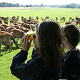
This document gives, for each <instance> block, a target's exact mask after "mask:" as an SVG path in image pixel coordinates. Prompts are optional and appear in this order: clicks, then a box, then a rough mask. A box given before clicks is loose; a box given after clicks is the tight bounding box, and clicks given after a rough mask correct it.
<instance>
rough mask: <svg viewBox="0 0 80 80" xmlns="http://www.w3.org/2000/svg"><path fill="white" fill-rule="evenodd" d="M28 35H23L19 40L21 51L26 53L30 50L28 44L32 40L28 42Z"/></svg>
mask: <svg viewBox="0 0 80 80" xmlns="http://www.w3.org/2000/svg"><path fill="white" fill-rule="evenodd" d="M29 36H30V35H29V34H25V35H24V36H23V37H22V38H21V46H22V50H24V51H26V52H28V50H29V48H30V44H31V41H32V40H29Z"/></svg>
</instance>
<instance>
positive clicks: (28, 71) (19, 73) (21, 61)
mask: <svg viewBox="0 0 80 80" xmlns="http://www.w3.org/2000/svg"><path fill="white" fill-rule="evenodd" d="M27 55H28V53H27V52H26V51H24V50H21V52H19V53H18V54H17V55H16V56H14V57H13V61H12V64H11V66H10V69H11V73H12V74H13V75H14V76H16V77H17V78H19V79H23V80H25V79H26V80H31V78H33V77H34V76H35V75H36V71H34V69H35V68H36V67H37V65H36V64H35V63H36V61H35V59H31V60H29V61H28V62H27V63H25V60H26V59H27Z"/></svg>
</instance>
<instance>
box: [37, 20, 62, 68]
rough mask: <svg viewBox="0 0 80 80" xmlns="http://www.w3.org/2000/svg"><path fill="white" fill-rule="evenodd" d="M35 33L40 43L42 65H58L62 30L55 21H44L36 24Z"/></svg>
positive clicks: (46, 66) (47, 66) (48, 66)
mask: <svg viewBox="0 0 80 80" xmlns="http://www.w3.org/2000/svg"><path fill="white" fill-rule="evenodd" d="M37 34H38V38H39V43H40V49H39V51H40V52H39V55H40V56H41V58H42V60H43V62H44V67H45V68H50V66H54V67H59V66H60V61H61V56H62V47H61V43H62V32H61V28H60V25H59V24H58V23H57V22H53V21H45V22H42V23H41V24H39V25H38V28H37Z"/></svg>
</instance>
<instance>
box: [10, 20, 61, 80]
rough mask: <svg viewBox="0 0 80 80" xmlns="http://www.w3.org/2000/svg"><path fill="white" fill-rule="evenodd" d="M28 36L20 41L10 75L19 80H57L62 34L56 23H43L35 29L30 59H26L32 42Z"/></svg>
mask: <svg viewBox="0 0 80 80" xmlns="http://www.w3.org/2000/svg"><path fill="white" fill-rule="evenodd" d="M29 36H30V35H29V34H28V33H27V34H25V35H24V36H23V38H22V39H21V46H22V50H21V51H20V52H19V53H18V54H17V55H16V56H14V57H13V61H12V65H11V73H12V74H13V75H15V76H16V77H18V78H19V79H20V80H59V67H60V61H61V57H62V47H61V43H62V32H61V28H60V25H59V24H58V23H57V22H52V21H45V22H42V23H40V24H39V25H38V26H37V28H36V38H35V45H34V46H35V48H34V49H33V53H32V59H30V60H29V61H28V62H27V63H24V62H25V60H26V59H27V55H28V50H29V47H30V44H31V41H32V40H29Z"/></svg>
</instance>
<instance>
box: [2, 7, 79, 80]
mask: <svg viewBox="0 0 80 80" xmlns="http://www.w3.org/2000/svg"><path fill="white" fill-rule="evenodd" d="M76 15H77V16H79V17H80V9H66V8H65V9H64V8H0V16H4V17H7V16H8V17H9V18H11V17H12V16H19V21H21V18H20V17H21V16H24V17H26V18H29V16H31V17H33V18H34V19H35V18H36V16H39V22H41V21H42V20H41V17H42V18H45V17H46V16H49V17H50V19H55V18H56V17H60V16H61V17H63V16H64V17H65V18H66V21H69V17H73V18H75V17H76ZM58 22H59V23H60V25H64V23H63V22H60V19H59V20H58ZM18 43H19V49H16V47H15V45H13V47H12V48H13V50H12V51H11V52H9V51H5V48H4V45H2V53H1V54H0V80H19V79H17V78H16V77H15V76H13V75H12V74H11V72H10V65H11V62H12V58H13V56H14V55H16V54H17V53H18V52H19V51H20V50H21V47H20V41H18ZM79 45H80V43H79ZM32 48H33V43H32V44H31V47H30V50H29V55H28V60H29V59H30V58H31V52H32Z"/></svg>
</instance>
